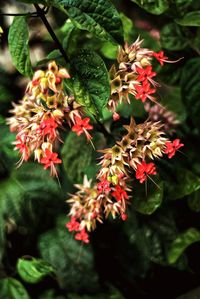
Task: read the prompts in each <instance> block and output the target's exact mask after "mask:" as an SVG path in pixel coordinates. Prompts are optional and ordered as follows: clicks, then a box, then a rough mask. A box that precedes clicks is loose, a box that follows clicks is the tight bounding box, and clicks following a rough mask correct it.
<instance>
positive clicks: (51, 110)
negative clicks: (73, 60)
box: [7, 61, 93, 176]
mask: <svg viewBox="0 0 200 299" xmlns="http://www.w3.org/2000/svg"><path fill="white" fill-rule="evenodd" d="M68 78H70V75H69V73H68V72H67V70H66V69H65V68H59V67H58V66H57V65H56V63H55V62H54V61H53V62H50V63H49V64H48V69H47V70H46V71H43V70H38V71H36V72H35V74H34V76H33V79H32V80H31V81H30V82H29V83H28V86H27V88H26V92H25V95H24V97H23V99H22V100H21V101H20V102H19V103H18V104H13V106H14V108H13V109H12V110H11V112H12V113H13V116H12V117H10V118H9V119H8V120H7V122H8V124H9V125H10V130H11V131H12V132H15V131H16V132H17V136H16V141H15V142H14V144H15V149H16V150H19V152H20V154H21V159H20V161H19V162H18V164H19V166H20V165H21V164H22V163H23V161H27V160H28V159H29V158H30V156H31V154H32V153H33V154H34V156H35V160H37V161H38V162H39V163H41V164H44V168H45V169H47V168H50V170H51V175H56V176H57V171H56V168H55V164H60V163H61V162H62V161H61V159H59V158H58V154H57V153H56V145H57V143H58V142H60V141H61V138H60V135H59V129H64V128H65V126H66V124H68V125H69V126H70V127H71V128H72V131H74V132H75V133H76V134H77V135H78V136H79V135H81V134H83V133H84V134H85V135H86V137H87V139H88V140H90V139H91V136H90V134H89V133H88V130H91V129H92V128H93V127H92V126H91V125H90V124H89V121H90V119H89V118H84V119H82V115H83V110H82V107H81V106H80V105H79V104H78V103H77V102H76V101H75V99H74V97H73V95H68V94H66V93H65V92H64V89H63V84H64V82H63V80H64V79H68Z"/></svg>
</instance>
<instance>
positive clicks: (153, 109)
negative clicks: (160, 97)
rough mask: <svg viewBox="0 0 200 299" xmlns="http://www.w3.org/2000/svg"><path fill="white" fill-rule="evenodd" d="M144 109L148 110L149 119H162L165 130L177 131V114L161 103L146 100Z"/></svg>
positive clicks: (169, 132) (169, 131)
mask: <svg viewBox="0 0 200 299" xmlns="http://www.w3.org/2000/svg"><path fill="white" fill-rule="evenodd" d="M144 109H145V110H146V112H148V119H149V120H151V121H156V122H157V121H160V122H161V123H162V124H163V131H164V132H166V133H168V134H173V133H174V132H175V128H176V126H177V125H178V124H179V121H178V120H177V119H176V114H175V113H174V112H172V111H170V110H168V109H167V108H165V107H162V106H161V105H159V104H155V103H154V104H153V105H152V104H151V103H149V102H146V103H145V104H144Z"/></svg>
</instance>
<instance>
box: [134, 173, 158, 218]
mask: <svg viewBox="0 0 200 299" xmlns="http://www.w3.org/2000/svg"><path fill="white" fill-rule="evenodd" d="M152 179H153V180H154V182H155V183H153V182H152V181H151V180H149V179H148V182H147V194H146V190H145V184H142V185H141V184H139V183H136V184H135V186H134V187H133V206H134V208H135V210H136V211H138V212H139V213H141V214H147V215H150V214H152V213H154V212H155V211H156V210H157V209H158V208H159V207H160V205H161V203H162V198H163V182H162V181H160V180H159V178H158V177H155V176H153V177H152Z"/></svg>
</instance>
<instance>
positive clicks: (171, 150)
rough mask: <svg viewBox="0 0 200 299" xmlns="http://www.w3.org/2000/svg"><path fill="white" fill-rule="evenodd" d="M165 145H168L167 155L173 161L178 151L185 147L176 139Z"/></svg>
mask: <svg viewBox="0 0 200 299" xmlns="http://www.w3.org/2000/svg"><path fill="white" fill-rule="evenodd" d="M165 145H166V149H165V154H167V155H168V158H169V159H171V158H172V157H173V156H174V155H175V153H176V151H177V150H178V149H179V148H180V147H182V146H184V144H183V143H180V139H175V140H174V141H173V142H171V141H167V142H166V143H165Z"/></svg>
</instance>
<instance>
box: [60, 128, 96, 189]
mask: <svg viewBox="0 0 200 299" xmlns="http://www.w3.org/2000/svg"><path fill="white" fill-rule="evenodd" d="M62 160H63V165H64V168H65V171H66V173H67V176H68V178H69V179H70V181H72V182H73V183H81V182H82V181H83V176H84V175H87V177H88V178H89V179H90V178H94V176H95V174H96V171H97V166H96V160H95V151H94V149H93V147H92V146H91V144H90V143H87V141H86V138H85V136H79V137H78V136H76V135H75V134H74V133H69V135H68V136H67V138H66V140H65V143H64V146H63V148H62Z"/></svg>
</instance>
